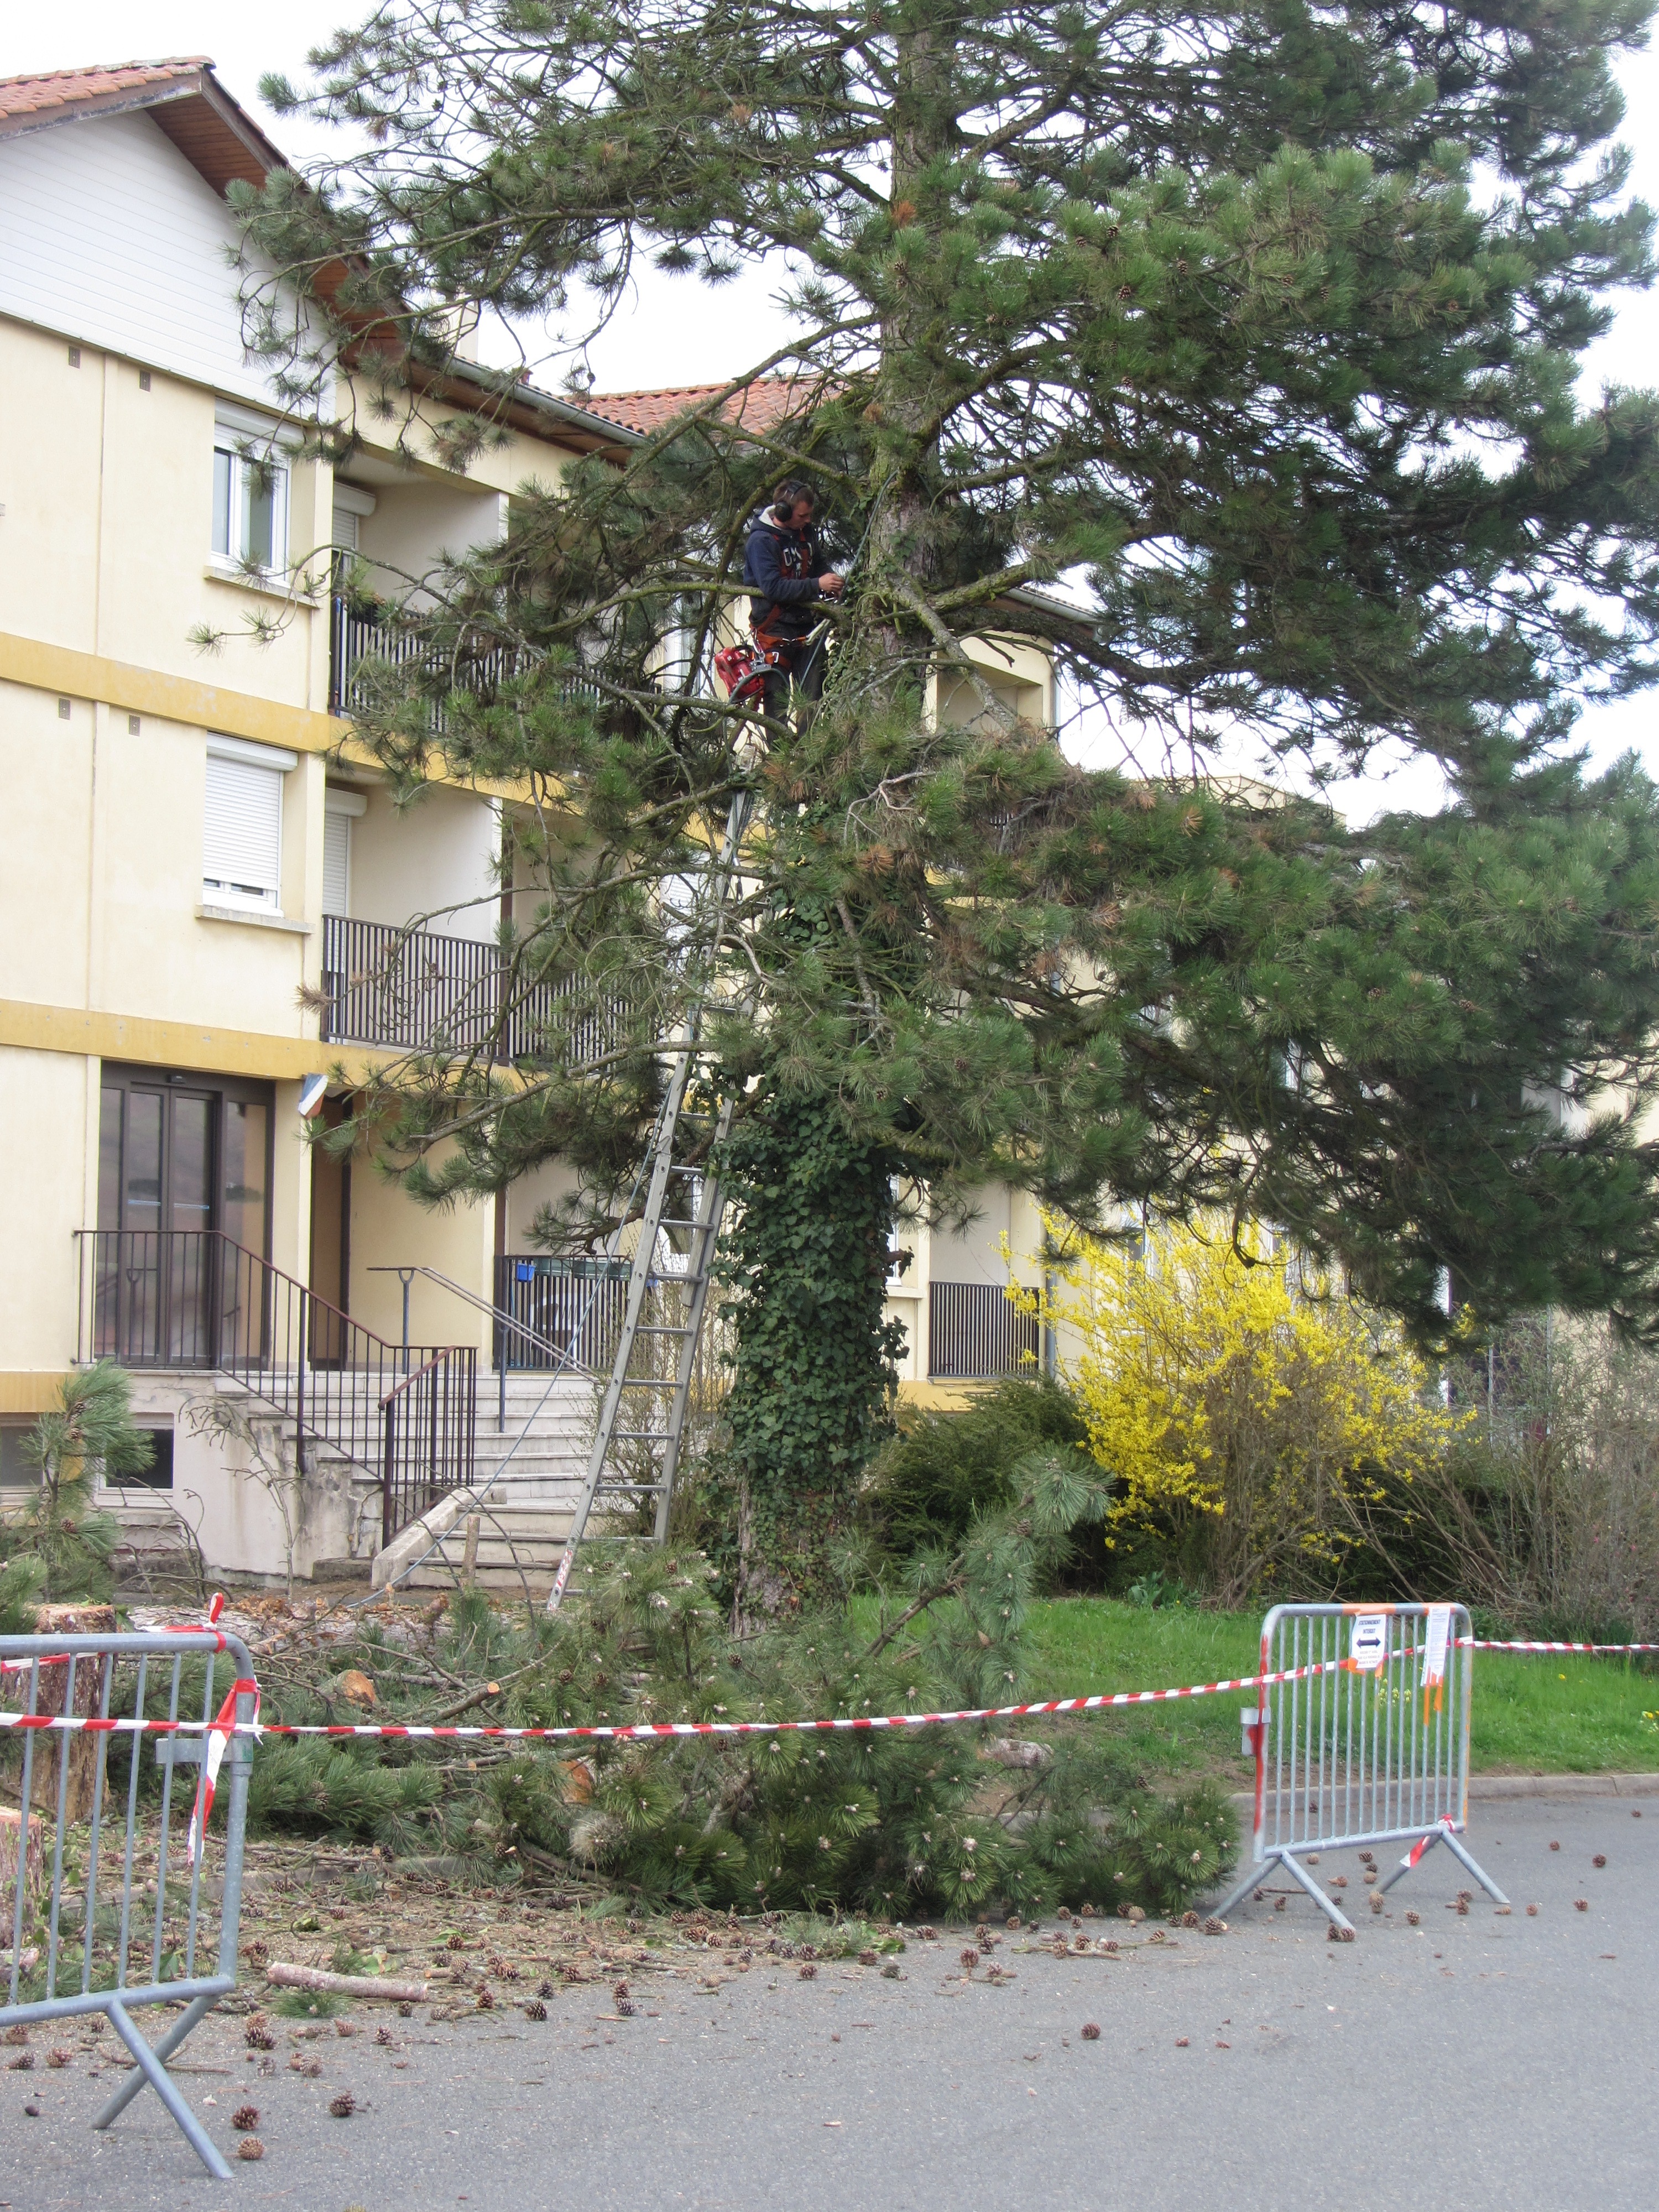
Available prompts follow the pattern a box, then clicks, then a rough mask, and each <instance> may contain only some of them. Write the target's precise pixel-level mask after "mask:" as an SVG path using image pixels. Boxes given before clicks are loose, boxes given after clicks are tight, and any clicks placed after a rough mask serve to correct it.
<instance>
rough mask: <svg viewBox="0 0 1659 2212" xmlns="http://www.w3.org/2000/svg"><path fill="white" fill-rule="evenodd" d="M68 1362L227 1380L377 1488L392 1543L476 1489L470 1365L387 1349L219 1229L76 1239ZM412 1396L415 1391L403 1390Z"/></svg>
mask: <svg viewBox="0 0 1659 2212" xmlns="http://www.w3.org/2000/svg"><path fill="white" fill-rule="evenodd" d="M77 1236H78V1238H79V1242H80V1252H81V1278H80V1327H79V1331H78V1337H77V1344H76V1358H77V1359H78V1360H80V1361H82V1362H85V1361H88V1360H91V1359H102V1358H111V1359H117V1360H118V1361H119V1362H120V1364H122V1366H124V1367H141V1368H142V1367H149V1368H154V1367H163V1368H169V1369H179V1368H183V1369H187V1370H197V1371H209V1372H213V1373H216V1374H221V1375H226V1376H229V1377H230V1378H231V1379H232V1380H233V1381H234V1382H237V1383H240V1384H241V1385H242V1387H243V1389H246V1391H247V1392H248V1393H249V1395H251V1396H252V1397H255V1398H258V1399H259V1400H261V1401H263V1403H264V1404H265V1405H266V1406H268V1407H271V1408H272V1409H273V1410H274V1411H275V1412H276V1413H279V1414H281V1415H282V1416H283V1418H284V1419H287V1420H290V1421H292V1422H293V1424H294V1427H295V1435H296V1437H297V1438H298V1440H299V1463H300V1467H301V1470H303V1468H304V1466H305V1457H306V1445H307V1442H308V1441H309V1442H315V1443H324V1444H326V1445H328V1446H330V1447H331V1449H333V1450H335V1451H337V1452H338V1453H339V1454H340V1455H342V1457H343V1458H345V1459H349V1460H350V1461H351V1462H353V1463H354V1464H355V1465H356V1466H358V1467H360V1468H362V1469H363V1470H364V1472H365V1473H366V1474H368V1475H370V1476H371V1477H373V1478H374V1480H376V1481H378V1482H380V1483H381V1484H382V1485H383V1486H384V1496H385V1504H384V1509H383V1513H382V1520H383V1522H384V1524H385V1526H386V1531H387V1535H388V1540H389V1538H390V1536H392V1535H395V1534H397V1531H398V1528H401V1527H402V1526H403V1525H404V1521H405V1520H410V1519H413V1518H414V1517H415V1516H416V1514H418V1513H423V1512H424V1511H425V1510H427V1508H428V1506H429V1505H432V1504H435V1503H436V1502H437V1500H438V1498H441V1496H442V1495H443V1494H444V1492H446V1491H448V1490H452V1489H454V1488H456V1487H457V1486H460V1485H462V1484H465V1483H470V1482H471V1480H472V1470H473V1458H474V1442H475V1438H476V1436H477V1419H478V1405H477V1396H478V1389H477V1352H475V1351H474V1350H473V1349H472V1348H471V1346H466V1345H436V1346H424V1345H423V1346H402V1345H394V1344H388V1343H386V1341H385V1340H384V1339H383V1338H381V1337H378V1336H376V1335H375V1334H374V1332H373V1331H372V1330H370V1329H367V1328H363V1326H362V1323H361V1322H355V1321H353V1320H352V1318H351V1316H349V1314H345V1313H342V1312H341V1311H340V1310H339V1308H338V1307H337V1306H334V1305H331V1304H329V1302H328V1300H327V1299H326V1298H322V1297H318V1295H317V1293H316V1291H313V1290H312V1289H310V1288H309V1287H308V1286H307V1285H306V1284H304V1283H301V1282H297V1281H295V1279H294V1277H293V1276H291V1275H287V1274H284V1273H283V1270H282V1269H281V1268H280V1267H272V1265H271V1264H270V1261H269V1260H264V1259H261V1258H260V1256H259V1255H258V1253H256V1252H250V1251H249V1250H247V1249H246V1246H244V1245H241V1244H238V1243H236V1242H235V1241H234V1239H233V1238H231V1237H227V1236H225V1235H224V1234H223V1232H222V1231H220V1230H216V1229H83V1230H81V1231H77ZM416 1382H418V1384H419V1389H417V1390H416V1389H410V1388H407V1387H406V1386H409V1385H412V1384H414V1383H416Z"/></svg>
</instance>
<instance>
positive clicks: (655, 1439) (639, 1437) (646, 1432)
mask: <svg viewBox="0 0 1659 2212" xmlns="http://www.w3.org/2000/svg"><path fill="white" fill-rule="evenodd" d="M611 1435H612V1436H613V1437H621V1439H622V1441H623V1443H630V1444H665V1443H667V1442H668V1431H667V1430H666V1429H612V1430H611Z"/></svg>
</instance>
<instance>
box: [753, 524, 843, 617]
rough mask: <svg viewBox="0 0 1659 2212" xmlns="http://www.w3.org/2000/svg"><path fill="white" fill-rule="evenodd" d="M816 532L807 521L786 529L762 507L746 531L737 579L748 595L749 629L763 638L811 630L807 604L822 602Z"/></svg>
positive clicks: (810, 610)
mask: <svg viewBox="0 0 1659 2212" xmlns="http://www.w3.org/2000/svg"><path fill="white" fill-rule="evenodd" d="M821 574H823V563H822V562H821V561H820V560H819V558H818V540H817V532H816V531H815V530H814V529H813V527H812V526H811V523H810V522H809V523H808V524H807V526H806V527H805V530H792V529H791V528H790V527H789V526H788V524H787V522H780V521H778V520H777V519H776V517H775V514H774V513H773V511H772V509H771V508H770V507H768V508H767V510H766V511H765V513H763V514H762V515H761V516H760V518H759V520H757V522H756V523H755V525H754V527H753V528H752V529H751V530H750V532H749V550H748V552H747V553H746V555H745V556H744V564H743V580H744V583H745V584H747V585H748V586H749V588H750V592H753V594H754V596H753V598H752V599H750V602H749V627H750V629H751V630H754V631H756V632H757V633H758V632H759V631H761V630H763V629H764V630H765V631H766V632H767V634H768V635H769V636H772V637H778V638H785V637H805V635H806V634H807V632H808V631H809V630H810V629H811V628H812V627H813V623H814V620H815V617H814V616H813V612H812V606H813V602H814V601H815V600H817V599H822V598H823V593H822V592H820V591H819V589H818V578H819V576H820V575H821Z"/></svg>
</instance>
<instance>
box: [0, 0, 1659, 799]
mask: <svg viewBox="0 0 1659 2212" xmlns="http://www.w3.org/2000/svg"><path fill="white" fill-rule="evenodd" d="M368 12H369V10H368V6H367V5H365V6H364V7H363V8H362V9H358V8H356V7H354V6H352V5H350V4H349V0H284V4H283V6H282V7H281V8H280V9H274V10H271V11H270V12H267V11H266V10H265V9H263V8H234V7H230V6H228V5H227V4H226V0H125V4H117V0H56V4H55V5H54V6H52V7H51V8H49V9H44V10H41V11H39V12H37V11H34V10H30V11H27V15H26V14H25V11H24V10H23V9H21V6H20V5H19V4H18V0H12V4H11V5H10V6H9V7H7V8H6V9H5V10H4V18H5V20H4V22H3V26H0V76H21V75H23V74H25V73H27V72H29V71H33V70H53V69H60V68H67V67H78V66H83V65H85V64H88V63H93V62H103V63H108V62H118V61H131V60H135V59H137V60H144V61H150V60H157V59H161V58H164V57H168V56H174V55H185V54H204V55H207V56H208V57H209V58H211V59H212V61H213V62H214V63H215V64H216V67H217V70H218V73H219V76H220V80H221V82H222V83H223V84H224V86H225V88H226V89H227V90H228V92H230V93H231V94H233V95H234V97H235V98H236V99H237V100H240V101H241V102H242V104H243V105H244V106H246V107H248V108H250V109H252V112H254V113H255V114H256V115H257V116H258V118H259V120H260V121H261V123H262V124H263V125H264V126H265V127H266V128H267V129H268V130H269V131H270V135H271V137H273V138H274V139H275V140H276V143H277V144H278V145H279V146H281V147H282V148H283V150H284V151H285V152H287V153H289V154H290V155H293V156H294V157H295V159H296V160H298V161H304V160H306V159H307V157H309V156H310V155H313V154H314V153H317V152H320V151H322V150H325V149H326V147H327V146H328V143H329V135H330V134H327V133H324V132H319V131H316V130H314V129H313V128H310V127H308V126H307V125H303V124H300V125H296V124H295V122H293V121H291V120H278V119H277V118H275V117H273V116H271V115H270V114H269V113H267V112H266V111H265V110H264V107H263V106H262V104H261V103H260V100H259V98H258V90H257V87H258V80H259V78H260V76H261V75H262V74H263V73H264V71H266V70H282V71H283V72H285V73H286V74H287V75H288V76H290V77H292V78H293V79H295V81H296V82H298V81H301V80H302V79H303V77H304V76H305V60H306V53H307V49H308V48H309V47H311V46H314V45H315V44H316V43H317V42H318V41H319V40H320V39H322V38H324V37H325V36H326V35H327V34H328V33H329V32H331V30H332V29H333V28H334V27H336V25H337V24H339V23H342V22H354V21H362V20H363V17H364V16H365V15H367V14H368ZM1624 81H1625V88H1626V99H1627V103H1628V115H1627V119H1626V136H1627V137H1629V139H1630V140H1631V143H1632V144H1633V145H1634V146H1635V149H1636V156H1637V158H1636V172H1635V183H1636V189H1637V190H1638V191H1639V192H1641V193H1642V194H1643V196H1644V197H1645V198H1646V199H1647V200H1648V201H1649V203H1650V204H1659V132H1655V131H1653V130H1652V129H1651V128H1648V129H1644V127H1643V125H1644V121H1646V120H1649V119H1650V118H1652V116H1653V115H1654V113H1655V112H1656V109H1659V54H1643V55H1640V56H1638V57H1636V58H1633V59H1632V61H1631V62H1630V63H1629V64H1627V65H1626V70H1625V72H1624ZM772 289H773V287H772V284H771V282H770V280H769V279H768V278H767V277H765V276H761V275H759V274H756V275H754V276H750V277H749V278H747V279H739V280H738V282H737V283H732V284H730V285H726V286H723V287H722V288H721V289H720V290H719V291H717V292H711V291H709V290H708V289H707V288H705V287H703V286H701V285H699V284H697V283H696V281H695V280H692V279H686V278H681V279H678V280H675V279H669V278H664V277H657V276H653V277H652V278H651V279H650V281H649V283H648V284H647V288H646V289H644V290H643V291H642V292H641V295H640V297H639V298H638V299H637V301H635V305H634V307H633V310H632V312H631V313H628V314H626V315H624V316H623V317H622V318H620V319H619V320H618V321H617V324H616V325H613V326H612V328H611V330H610V331H607V332H606V333H605V336H604V337H602V338H601V339H600V340H599V343H597V344H596V345H595V346H594V348H593V349H592V353H591V355H590V356H589V358H590V363H591V366H592V368H593V370H594V372H595V374H596V376H597V378H598V380H599V389H601V390H602V391H603V390H610V391H622V390H628V389H630V388H634V387H637V386H656V385H681V384H693V383H704V382H712V381H714V380H719V379H720V378H723V377H726V376H728V375H731V374H734V373H736V372H737V371H739V370H740V369H742V368H744V366H745V365H746V364H748V363H749V362H752V361H755V360H757V359H759V358H762V357H763V355H764V353H765V352H766V351H767V350H768V340H769V331H768V325H769V324H771V323H772V322H773V319H774V317H775V309H774V307H773V306H772V303H771V298H770V295H771V291H772ZM557 379H558V372H557V371H556V370H550V371H549V372H548V373H547V374H545V375H544V376H543V377H541V378H538V380H540V381H544V382H549V383H552V384H555V385H556V382H557ZM1584 380H1585V384H1586V386H1587V387H1588V388H1589V391H1590V392H1592V393H1595V392H1599V389H1600V387H1601V385H1602V384H1604V383H1623V384H1644V383H1650V382H1653V381H1656V380H1659V293H1653V292H1650V293H1637V294H1632V295H1630V296H1629V297H1628V298H1627V300H1626V301H1625V303H1624V304H1623V305H1622V307H1621V308H1620V314H1619V318H1618V321H1617V324H1616V325H1615V327H1614V329H1613V331H1611V332H1610V333H1609V335H1608V336H1607V338H1606V339H1604V340H1603V341H1602V343H1601V344H1600V345H1599V346H1598V347H1597V348H1596V349H1595V351H1594V353H1593V354H1592V356H1590V359H1589V363H1588V365H1587V368H1586V371H1585V379H1584ZM1650 733H1651V734H1650ZM1580 735H1581V739H1582V740H1583V742H1586V743H1587V744H1589V747H1590V750H1591V752H1592V756H1593V757H1594V758H1595V759H1596V760H1598V761H1599V760H1608V759H1611V758H1613V757H1614V756H1615V755H1616V754H1618V753H1620V752H1621V751H1624V750H1630V749H1632V748H1633V749H1634V750H1638V751H1639V752H1640V753H1642V754H1643V756H1644V758H1645V759H1646V761H1647V763H1648V765H1649V767H1650V769H1651V770H1652V771H1653V772H1654V773H1655V774H1656V775H1659V706H1656V704H1653V703H1650V701H1649V700H1647V699H1638V700H1634V701H1630V702H1626V704H1625V705H1623V706H1622V707H1620V708H1599V709H1594V710H1592V711H1591V712H1590V713H1589V714H1587V715H1586V717H1585V719H1584V722H1583V726H1582V728H1581V732H1580ZM1101 743H1102V736H1101V732H1100V731H1099V730H1098V729H1096V730H1095V731H1093V732H1085V735H1084V738H1083V740H1082V744H1081V750H1082V751H1083V752H1084V753H1085V755H1092V754H1095V753H1096V751H1097V746H1098V745H1100V744H1101ZM1067 749H1068V750H1074V749H1077V744H1076V733H1074V738H1073V744H1068V748H1067ZM1102 757H1103V755H1102ZM1334 795H1335V796H1337V797H1338V799H1339V802H1340V803H1341V804H1343V805H1345V808H1346V811H1349V812H1350V813H1351V814H1352V815H1355V816H1358V817H1363V816H1364V815H1366V814H1368V813H1370V811H1374V810H1375V809H1376V807H1377V806H1378V805H1413V804H1430V805H1431V804H1433V803H1434V798H1435V792H1434V788H1433V779H1432V777H1425V776H1424V775H1420V774H1419V775H1414V776H1413V777H1411V778H1410V779H1403V778H1395V779H1394V780H1393V781H1384V779H1383V777H1382V776H1381V775H1377V776H1375V777H1372V778H1368V779H1367V780H1366V785H1365V787H1346V789H1345V790H1344V791H1343V792H1340V793H1337V794H1334Z"/></svg>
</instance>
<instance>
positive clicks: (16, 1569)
mask: <svg viewBox="0 0 1659 2212" xmlns="http://www.w3.org/2000/svg"><path fill="white" fill-rule="evenodd" d="M154 1449H155V1447H154V1446H153V1445H152V1443H150V1439H149V1431H147V1430H145V1429H141V1428H140V1427H139V1426H138V1425H137V1423H136V1422H135V1421H134V1420H133V1419H132V1384H131V1378H130V1377H129V1376H128V1375H127V1372H126V1370H125V1368H122V1367H119V1366H118V1365H117V1364H116V1363H115V1362H114V1361H113V1360H112V1359H100V1360H99V1361H98V1362H97V1363H96V1364H95V1365H94V1366H91V1367H83V1368H81V1369H78V1370H76V1371H75V1372H74V1373H71V1374H69V1375H66V1376H64V1380H63V1382H62V1383H60V1384H59V1385H58V1404H57V1405H56V1407H53V1408H52V1411H51V1412H50V1413H43V1414H42V1415H41V1416H40V1421H39V1422H38V1424H37V1425H36V1426H35V1427H34V1428H33V1430H31V1431H30V1432H29V1435H28V1437H27V1442H26V1443H25V1445H24V1457H25V1459H26V1460H27V1462H28V1463H29V1464H30V1465H32V1466H34V1467H38V1468H40V1488H39V1490H37V1491H36V1492H33V1495H32V1496H31V1497H30V1498H29V1500H28V1503H27V1505H26V1506H25V1507H24V1508H23V1510H22V1511H21V1513H19V1514H17V1515H15V1516H13V1517H12V1518H11V1519H10V1520H9V1522H6V1523H5V1524H4V1525H3V1526H0V1560H3V1562H4V1565H3V1569H0V1619H3V1617H4V1613H7V1612H9V1613H10V1615H11V1616H12V1617H13V1618H21V1615H22V1614H23V1613H25V1612H26V1611H27V1609H28V1607H29V1605H30V1602H31V1601H34V1600H38V1601H43V1602H45V1603H47V1604H52V1603H58V1602H61V1601H64V1600H66V1599H70V1598H90V1599H104V1598H107V1597H108V1596H109V1595H110V1592H111V1590H112V1588H113V1583H114V1577H113V1575H112V1571H111V1567H110V1558H111V1555H112V1553H113V1552H114V1549H115V1547H116V1544H117V1542H118V1540H119V1536H120V1526H119V1523H118V1522H117V1521H116V1519H115V1516H114V1515H113V1514H111V1513H105V1512H101V1511H100V1510H99V1509H98V1507H97V1506H96V1504H94V1497H95V1492H96V1486H97V1480H98V1477H99V1475H100V1473H101V1474H111V1475H119V1474H138V1473H140V1472H142V1470H143V1468H147V1467H148V1466H149V1462H150V1459H151V1456H152V1455H153V1453H154ZM32 1626H33V1624H32V1622H31V1628H32ZM14 1632H15V1631H14ZM28 1632H29V1631H27V1630H25V1631H23V1633H28Z"/></svg>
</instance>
